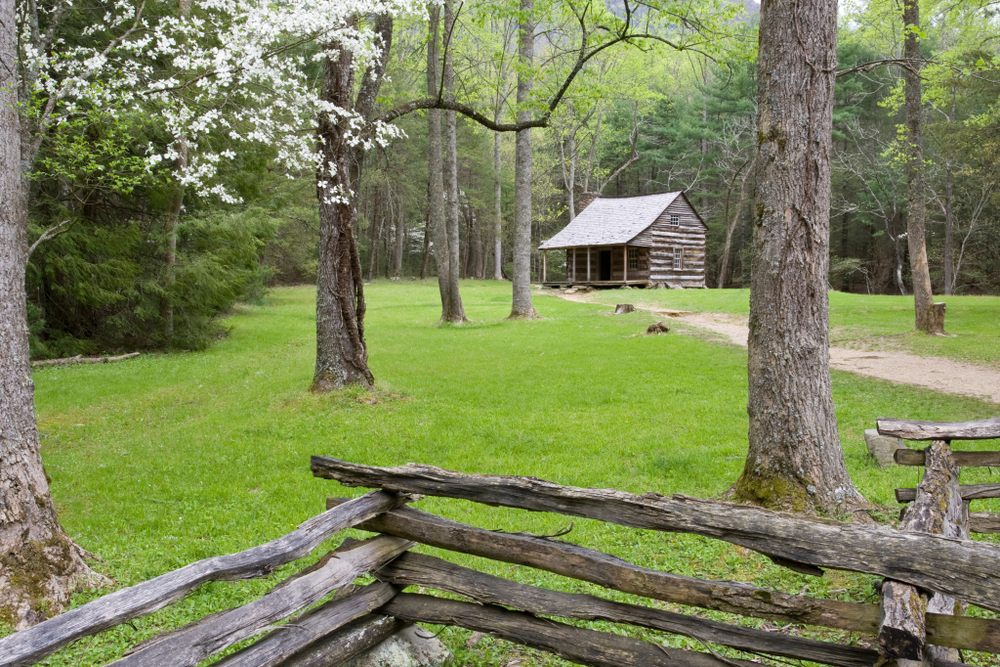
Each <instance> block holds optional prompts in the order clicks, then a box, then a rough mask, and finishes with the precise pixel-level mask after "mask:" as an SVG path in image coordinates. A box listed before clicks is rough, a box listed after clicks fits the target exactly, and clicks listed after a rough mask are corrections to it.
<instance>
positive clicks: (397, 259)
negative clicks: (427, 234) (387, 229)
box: [392, 202, 406, 278]
mask: <svg viewBox="0 0 1000 667" xmlns="http://www.w3.org/2000/svg"><path fill="white" fill-rule="evenodd" d="M395 215H396V239H395V240H396V247H395V248H394V249H393V257H392V275H393V276H395V277H397V278H399V277H400V276H402V275H403V250H404V248H405V241H406V216H405V215H404V214H403V204H402V202H397V206H396V214H395Z"/></svg>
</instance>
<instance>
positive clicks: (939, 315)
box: [927, 301, 947, 336]
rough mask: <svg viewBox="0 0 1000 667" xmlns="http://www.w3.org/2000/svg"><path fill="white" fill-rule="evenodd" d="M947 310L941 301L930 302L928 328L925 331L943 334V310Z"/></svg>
mask: <svg viewBox="0 0 1000 667" xmlns="http://www.w3.org/2000/svg"><path fill="white" fill-rule="evenodd" d="M945 310H947V307H946V306H945V304H944V302H943V301H938V302H937V303H932V304H931V308H930V313H929V315H930V325H931V326H930V329H928V331H927V333H932V334H938V335H941V336H943V335H944V311H945Z"/></svg>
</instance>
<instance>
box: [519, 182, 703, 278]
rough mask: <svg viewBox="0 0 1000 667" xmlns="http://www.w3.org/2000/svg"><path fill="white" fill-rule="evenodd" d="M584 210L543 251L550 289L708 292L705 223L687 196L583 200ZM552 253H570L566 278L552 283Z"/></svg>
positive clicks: (586, 197)
mask: <svg viewBox="0 0 1000 667" xmlns="http://www.w3.org/2000/svg"><path fill="white" fill-rule="evenodd" d="M580 199H581V202H580V203H581V204H583V206H584V207H583V209H582V210H581V211H580V213H579V214H578V215H577V216H576V217H575V218H574V219H573V221H572V222H570V223H569V224H568V225H566V227H564V228H563V229H562V231H560V232H559V233H558V234H556V235H555V236H553V237H552V238H550V239H549V240H548V241H545V242H544V243H542V244H541V245H540V246H539V250H541V251H542V252H543V253H544V254H543V262H542V267H543V268H542V283H543V284H545V285H546V286H548V287H558V286H562V285H594V286H598V287H622V286H625V285H628V286H633V287H670V288H685V289H688V288H693V287H705V232H706V230H707V229H708V228H707V227H706V225H705V221H704V220H702V218H701V216H700V215H698V212H697V211H696V210H695V209H694V206H692V205H691V202H690V201H689V200H688V198H687V195H685V194H684V193H683V192H665V193H663V194H657V195H638V196H629V197H602V196H599V195H596V194H585V195H582V196H581V198H580ZM549 250H565V251H566V278H565V279H564V280H557V281H552V282H550V281H548V279H547V275H546V274H547V272H548V256H547V253H548V251H549Z"/></svg>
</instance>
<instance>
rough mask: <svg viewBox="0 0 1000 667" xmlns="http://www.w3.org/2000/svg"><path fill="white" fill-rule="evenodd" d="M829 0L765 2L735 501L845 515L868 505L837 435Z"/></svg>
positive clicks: (832, 17) (832, 6) (833, 19)
mask: <svg viewBox="0 0 1000 667" xmlns="http://www.w3.org/2000/svg"><path fill="white" fill-rule="evenodd" d="M836 41H837V3H836V0H804V1H802V2H795V1H793V0H774V1H773V2H768V3H764V5H763V6H762V9H761V21H760V50H759V52H760V56H759V60H758V68H757V71H758V81H759V82H760V83H759V109H760V110H759V114H758V131H757V136H758V148H759V154H758V158H757V160H758V162H757V165H756V167H757V177H756V183H757V192H756V199H757V206H756V210H757V215H756V220H755V225H754V227H755V229H754V239H753V243H754V253H753V261H752V268H751V287H750V338H749V345H748V361H747V366H748V375H749V395H748V402H747V412H748V413H749V416H750V428H749V440H750V447H749V453H748V455H747V459H746V464H745V467H744V469H743V474H742V475H741V476H740V478H739V480H738V481H737V482H736V484H735V485H734V487H733V492H734V495H735V496H736V497H737V498H739V499H741V500H745V501H750V502H752V503H756V504H760V505H763V506H766V507H773V508H789V509H793V510H796V511H806V510H814V509H821V510H826V511H829V512H835V513H838V514H839V513H844V512H850V511H852V510H855V509H857V508H860V507H863V506H867V505H868V503H867V501H865V499H864V498H863V497H862V496H861V495H860V494H859V493H858V492H857V490H856V489H855V488H854V484H853V483H852V482H851V478H850V476H849V475H848V473H847V467H846V465H845V463H844V454H843V452H842V450H841V448H840V441H839V438H838V435H837V419H836V416H835V415H834V409H833V396H832V393H831V388H830V345H829V313H828V309H827V306H828V302H827V291H826V288H827V278H828V270H829V263H830V257H829V245H830V155H831V150H832V143H833V135H832V132H833V130H832V128H833V99H834V98H833V88H834V80H835V70H836V62H837V60H836V59H837V55H836Z"/></svg>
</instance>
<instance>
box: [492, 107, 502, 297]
mask: <svg viewBox="0 0 1000 667" xmlns="http://www.w3.org/2000/svg"><path fill="white" fill-rule="evenodd" d="M496 120H497V122H500V114H499V113H498V114H497V117H496ZM500 157H501V155H500V133H499V132H494V133H493V192H494V199H493V207H494V219H493V280H503V247H502V244H501V238H502V236H503V227H502V225H503V179H502V177H501V176H502V175H501V173H500V170H501V167H502V166H503V165H502V162H501V159H500Z"/></svg>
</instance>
